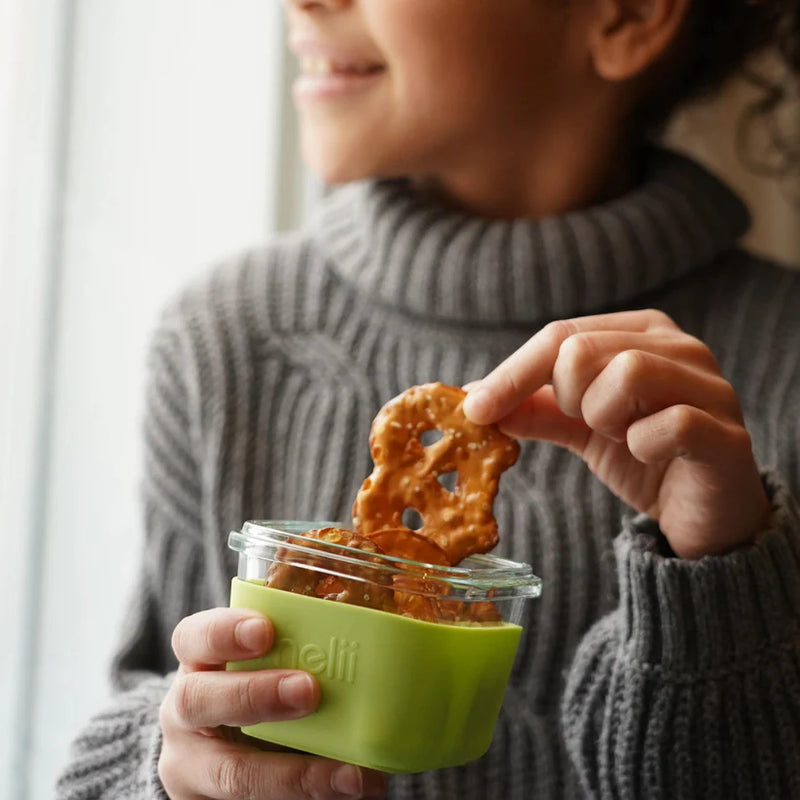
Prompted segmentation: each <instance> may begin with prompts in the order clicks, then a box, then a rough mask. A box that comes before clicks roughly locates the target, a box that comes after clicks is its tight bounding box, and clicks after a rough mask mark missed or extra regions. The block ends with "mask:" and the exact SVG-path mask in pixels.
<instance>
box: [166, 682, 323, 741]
mask: <svg viewBox="0 0 800 800" xmlns="http://www.w3.org/2000/svg"><path fill="white" fill-rule="evenodd" d="M319 697H320V695H319V685H318V684H317V682H316V681H315V680H314V679H313V678H312V677H311V675H309V674H308V673H306V672H299V671H296V670H285V669H270V670H254V671H252V672H238V671H237V672H218V671H210V672H209V671H206V672H188V673H183V674H178V676H177V677H176V678H175V681H174V683H173V685H172V688H171V690H170V693H169V696H168V697H167V699H166V701H165V704H164V708H163V709H162V727H163V728H165V729H173V728H178V729H182V730H187V731H188V730H195V731H196V730H203V729H213V728H217V727H219V726H220V725H228V726H235V727H241V726H242V725H254V724H256V723H258V722H273V721H276V720H287V719H297V718H299V717H304V716H306V715H308V714H310V713H311V712H312V711H314V710H315V709H316V708H317V706H318V705H319Z"/></svg>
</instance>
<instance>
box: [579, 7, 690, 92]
mask: <svg viewBox="0 0 800 800" xmlns="http://www.w3.org/2000/svg"><path fill="white" fill-rule="evenodd" d="M691 2H692V0H595V11H596V13H595V15H594V23H593V24H592V26H591V29H590V32H589V37H590V38H589V45H590V50H591V54H592V60H593V63H594V67H595V70H596V71H597V74H598V75H599V76H600V77H601V78H605V79H606V80H608V81H623V80H627V79H629V78H633V77H635V76H637V75H640V74H641V73H643V72H644V71H645V70H647V69H648V68H649V67H651V66H652V65H653V64H655V63H656V62H657V61H658V60H659V59H660V58H661V56H663V55H664V54H665V53H666V52H667V51H668V50H669V47H670V45H671V44H672V43H673V42H675V41H676V39H677V37H678V35H679V34H680V31H681V28H682V25H683V21H684V19H685V18H686V13H687V11H688V9H689V6H690V5H691Z"/></svg>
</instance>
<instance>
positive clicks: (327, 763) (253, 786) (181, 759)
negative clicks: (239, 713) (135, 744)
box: [159, 737, 386, 800]
mask: <svg viewBox="0 0 800 800" xmlns="http://www.w3.org/2000/svg"><path fill="white" fill-rule="evenodd" d="M187 765H191V768H187ZM159 774H160V775H161V776H162V782H163V783H164V787H165V789H166V790H167V792H168V793H169V796H170V797H179V798H183V797H192V798H199V797H202V798H213V800H234V798H235V800H242V798H252V800H268V798H280V800H309V799H310V798H314V800H342V798H356V797H360V798H370V799H371V798H380V797H383V795H384V794H385V792H386V777H385V776H384V775H383V774H381V773H379V772H376V771H374V770H369V769H364V768H362V767H356V766H353V765H350V764H342V763H341V762H338V761H333V760H331V759H325V758H317V757H315V756H308V755H304V754H300V753H263V752H260V751H258V750H256V749H255V748H251V747H249V746H247V745H238V744H232V743H230V742H225V741H223V740H221V739H213V738H202V737H192V739H191V740H188V739H187V740H186V742H185V743H184V746H183V747H182V748H178V749H175V750H173V751H172V752H171V753H167V754H163V753H162V759H161V762H160V763H159Z"/></svg>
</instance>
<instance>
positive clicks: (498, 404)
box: [464, 310, 679, 425]
mask: <svg viewBox="0 0 800 800" xmlns="http://www.w3.org/2000/svg"><path fill="white" fill-rule="evenodd" d="M590 331H592V332H602V331H617V332H627V333H649V334H652V333H654V332H657V331H660V332H662V333H663V334H664V335H665V336H671V335H675V334H676V332H679V329H678V328H677V326H676V325H675V323H674V322H672V320H671V319H670V318H669V317H668V316H667V315H666V314H664V313H662V312H660V311H654V310H646V311H625V312H619V313H615V314H600V315H596V316H589V317H580V318H577V319H571V320H559V321H557V322H552V323H550V324H549V325H546V326H545V327H544V328H542V329H541V330H540V331H539V332H538V333H536V334H535V335H534V336H533V337H532V338H531V339H529V340H528V341H527V342H526V343H525V344H524V345H523V346H522V347H520V348H519V350H517V351H516V352H514V353H512V354H511V355H510V356H509V357H508V358H507V359H506V360H505V361H503V362H502V363H501V364H500V365H499V366H498V367H496V368H495V369H494V370H492V372H490V373H489V375H487V376H486V377H485V378H484V379H483V380H482V381H481V382H480V383H479V384H478V386H476V387H474V388H473V389H472V390H471V391H470V392H469V394H468V395H467V397H466V399H465V400H464V413H465V414H466V415H467V417H468V418H469V419H470V420H472V421H473V422H475V423H476V424H479V425H486V424H489V423H492V422H496V421H497V420H499V419H502V418H503V417H505V416H506V415H507V414H509V413H510V412H511V411H512V410H513V409H514V408H515V407H516V406H518V405H519V404H520V403H521V402H522V401H523V400H524V399H525V398H526V397H528V396H529V395H531V394H533V392H535V391H536V390H537V389H539V388H541V387H542V386H544V385H545V384H547V383H549V382H550V381H551V380H552V377H553V369H554V367H555V364H556V360H557V359H558V355H559V351H560V349H561V346H562V344H563V343H564V342H565V341H566V340H567V339H569V338H570V337H572V336H575V335H577V334H580V333H584V332H590Z"/></svg>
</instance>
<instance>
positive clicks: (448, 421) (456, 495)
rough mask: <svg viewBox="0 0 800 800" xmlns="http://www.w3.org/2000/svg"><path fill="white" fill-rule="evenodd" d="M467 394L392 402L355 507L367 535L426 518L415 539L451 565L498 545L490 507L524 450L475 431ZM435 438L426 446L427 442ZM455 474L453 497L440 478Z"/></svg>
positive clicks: (429, 388) (449, 389) (440, 393)
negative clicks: (432, 434) (430, 435)
mask: <svg viewBox="0 0 800 800" xmlns="http://www.w3.org/2000/svg"><path fill="white" fill-rule="evenodd" d="M465 397H466V394H465V392H464V391H463V390H462V389H459V388H457V387H455V386H445V385H444V384H441V383H427V384H423V385H421V386H412V387H411V388H410V389H407V390H406V391H405V392H403V393H402V394H400V395H398V396H397V397H395V398H394V399H393V400H390V401H389V402H388V403H387V404H386V405H385V406H384V407H383V408H382V409H381V410H380V411H379V412H378V415H377V416H376V417H375V420H374V422H373V424H372V429H371V431H370V437H369V445H370V452H371V454H372V460H373V462H374V469H373V472H372V474H371V475H370V476H369V477H368V478H367V479H366V480H365V481H364V483H363V485H362V487H361V489H360V491H359V492H358V495H357V497H356V501H355V503H354V505H353V523H354V526H355V528H356V530H357V531H358V532H359V533H361V534H362V535H365V536H369V535H370V534H372V533H374V532H375V531H379V530H382V529H384V528H404V527H407V526H405V525H404V524H403V515H404V513H405V512H406V510H408V509H413V510H415V511H416V512H417V513H418V514H419V515H420V517H421V518H422V526H421V527H420V528H419V530H417V533H418V534H420V535H422V536H424V537H425V538H427V539H429V540H430V541H431V542H433V543H434V544H436V545H438V546H439V547H440V548H441V549H442V550H444V552H445V553H446V554H447V557H448V559H449V560H450V564H457V563H458V562H459V561H461V559H463V558H466V556H468V555H471V554H473V553H485V552H487V551H488V550H491V549H492V548H493V547H494V546H495V544H497V521H496V520H495V518H494V515H493V513H492V505H493V503H494V499H495V496H496V495H497V488H498V479H499V477H500V474H501V473H502V472H503V471H504V470H506V469H507V468H508V467H510V466H511V465H512V464H513V463H514V462H515V461H516V460H517V457H518V455H519V443H518V442H517V441H516V440H515V439H512V438H511V437H509V436H506V435H505V434H504V433H501V432H500V430H499V429H498V428H497V427H495V426H494V425H475V424H474V423H472V422H470V421H469V420H468V419H467V418H466V417H465V416H464V412H463V411H462V403H463V400H464V398H465ZM431 430H436V431H439V432H440V433H441V438H440V439H439V440H438V441H436V442H434V443H432V444H428V445H427V446H426V445H425V444H423V442H422V440H421V437H422V435H423V434H424V433H425V432H426V431H431ZM448 473H456V476H457V477H456V484H455V487H454V488H453V489H452V491H451V490H450V489H448V488H447V487H446V486H444V485H442V483H441V482H440V480H439V479H440V477H441V476H443V475H446V474H448Z"/></svg>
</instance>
